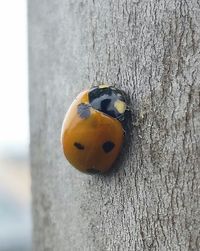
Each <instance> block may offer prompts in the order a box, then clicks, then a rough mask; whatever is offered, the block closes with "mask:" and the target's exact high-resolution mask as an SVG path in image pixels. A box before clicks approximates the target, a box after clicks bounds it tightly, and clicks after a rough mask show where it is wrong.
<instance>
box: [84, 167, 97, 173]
mask: <svg viewBox="0 0 200 251" xmlns="http://www.w3.org/2000/svg"><path fill="white" fill-rule="evenodd" d="M86 172H87V173H89V174H96V173H100V171H99V170H97V169H94V168H89V169H87V170H86Z"/></svg>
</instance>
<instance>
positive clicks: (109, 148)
mask: <svg viewBox="0 0 200 251" xmlns="http://www.w3.org/2000/svg"><path fill="white" fill-rule="evenodd" d="M114 147H115V144H114V143H113V142H111V141H106V142H105V143H103V145H102V148H103V150H104V152H105V153H109V152H111V151H112V149H113V148H114Z"/></svg>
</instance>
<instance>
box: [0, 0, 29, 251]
mask: <svg viewBox="0 0 200 251" xmlns="http://www.w3.org/2000/svg"><path fill="white" fill-rule="evenodd" d="M0 31H1V33H0V251H25V250H27V251H28V250H31V229H32V226H31V207H30V203H31V193H30V186H31V185H30V167H29V159H28V147H29V118H28V74H27V72H28V70H27V69H28V66H27V65H28V64H27V48H28V46H27V3H26V0H17V1H16V0H6V1H1V2H0Z"/></svg>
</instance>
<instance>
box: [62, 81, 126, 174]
mask: <svg viewBox="0 0 200 251" xmlns="http://www.w3.org/2000/svg"><path fill="white" fill-rule="evenodd" d="M126 110H127V102H126V95H125V93H124V92H123V91H121V90H119V89H117V88H115V87H113V86H108V85H99V86H95V87H92V88H91V89H89V90H86V91H83V92H81V93H80V94H79V95H78V96H77V97H76V99H75V100H74V101H73V103H72V104H71V106H70V108H69V110H68V112H67V114H66V116H65V119H64V121H63V125H62V131H61V144H62V148H63V151H64V154H65V157H66V158H67V160H68V161H69V162H70V163H71V164H72V165H73V166H74V167H75V168H77V169H78V170H79V171H81V172H85V173H98V172H100V173H104V172H106V171H108V170H109V169H110V168H111V166H112V164H113V163H114V161H115V160H116V158H117V156H118V154H119V152H120V149H121V146H122V143H123V139H124V132H125V131H124V129H123V125H122V123H123V122H124V121H125V114H126Z"/></svg>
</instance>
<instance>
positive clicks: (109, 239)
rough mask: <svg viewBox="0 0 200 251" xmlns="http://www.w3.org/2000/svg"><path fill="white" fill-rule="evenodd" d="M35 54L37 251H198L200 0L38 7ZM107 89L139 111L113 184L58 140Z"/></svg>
mask: <svg viewBox="0 0 200 251" xmlns="http://www.w3.org/2000/svg"><path fill="white" fill-rule="evenodd" d="M29 55H30V121H31V122H30V123H31V162H32V191H33V219H34V233H33V242H34V250H37V251H40V250H44V251H49V250H55V251H58V250H59V251H68V250H70V251H71V250H75V251H76V250H77V251H78V250H84V251H98V250H100V251H101V250H102V251H106V250H135V251H141V250H158V251H160V250H161V251H165V250H166V251H167V250H173V251H175V250H177V251H178V250H180V251H184V250H191V251H198V250H200V205H199V204H200V198H199V194H200V191H199V190H200V169H199V168H200V157H199V156H200V151H199V144H200V137H199V135H200V1H198V0H194V1H189V0H188V1H187V0H179V1H178V0H177V1H176V0H174V1H173V0H160V1H159V0H93V1H92V0H76V1H73V0H68V1H66V0H58V1H53V0H43V1H40V0H29ZM97 82H104V83H105V82H106V83H111V84H115V85H116V86H118V87H120V88H122V89H124V90H125V91H126V92H127V93H129V95H130V100H131V106H132V109H133V116H132V117H133V118H132V121H131V126H130V133H129V139H128V141H127V143H126V146H125V147H124V150H123V152H122V155H121V157H120V159H119V160H118V162H117V163H116V164H115V170H114V171H113V172H112V173H111V174H109V175H107V176H100V175H93V176H89V175H84V174H81V173H79V172H78V171H76V170H75V169H73V168H71V166H70V165H69V164H68V163H67V161H66V160H65V159H64V156H63V153H62V151H61V148H60V140H59V139H60V129H61V124H62V120H63V118H64V115H65V112H66V111H67V109H68V107H69V105H70V103H71V102H72V100H73V98H74V97H75V96H76V95H77V94H78V93H79V92H80V91H81V90H82V89H84V88H85V87H88V86H89V85H90V84H91V83H92V84H93V83H97Z"/></svg>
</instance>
